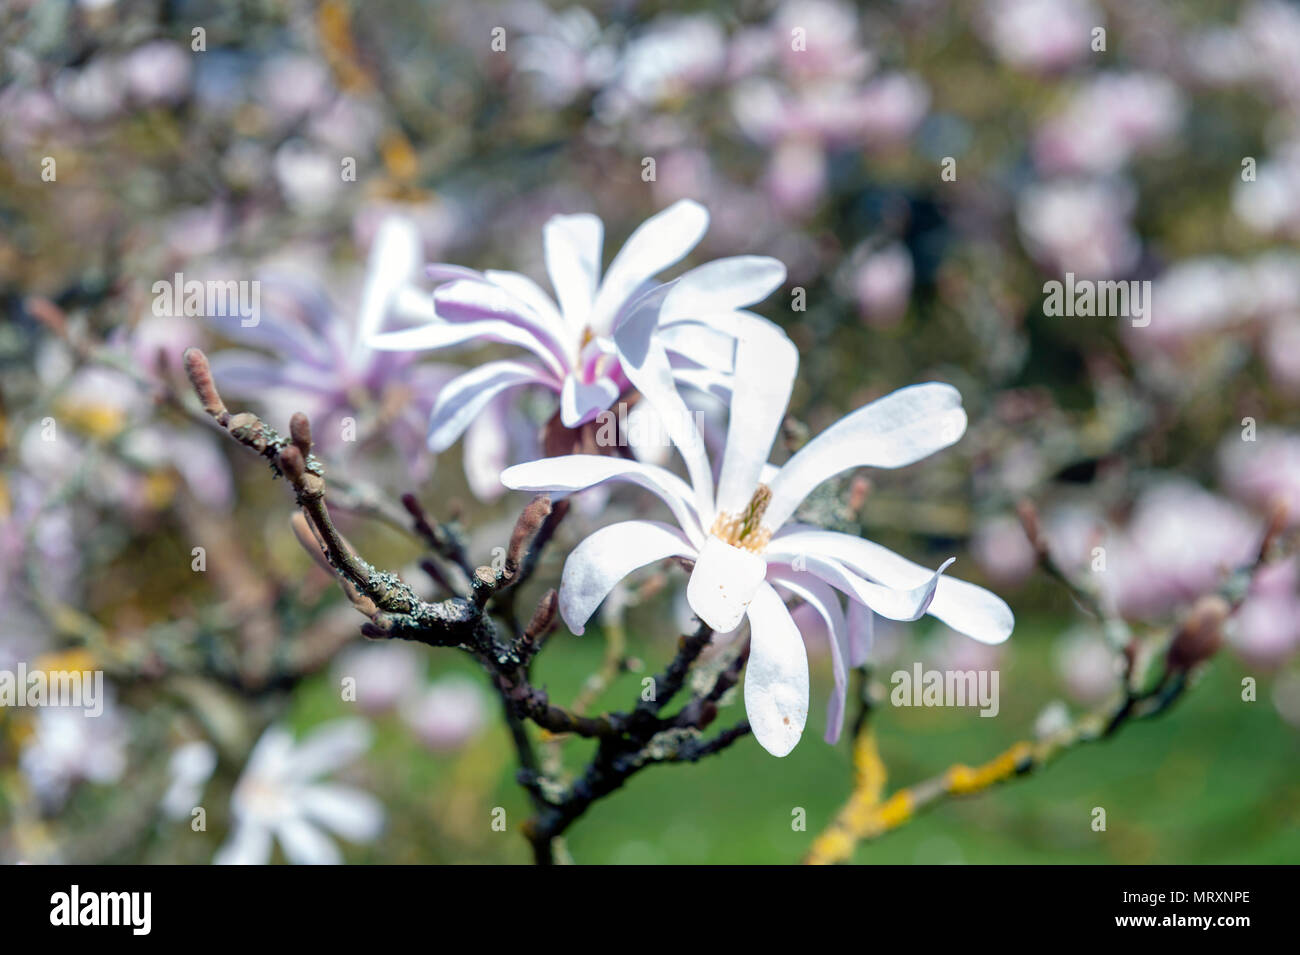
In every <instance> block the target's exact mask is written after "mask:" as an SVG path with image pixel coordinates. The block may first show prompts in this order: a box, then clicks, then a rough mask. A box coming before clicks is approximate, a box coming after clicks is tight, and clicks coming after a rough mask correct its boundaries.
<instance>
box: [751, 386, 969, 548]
mask: <svg viewBox="0 0 1300 955" xmlns="http://www.w3.org/2000/svg"><path fill="white" fill-rule="evenodd" d="M965 431H966V413H965V412H964V411H962V408H961V394H960V393H959V392H958V391H957V389H956V388H954V387H952V386H951V385H944V384H939V383H937V382H929V383H927V384H923V385H912V386H910V387H907V388H900V389H899V390H898V391H895V392H893V393H892V394H888V395H886V396H885V397H883V398H879V399H877V400H875V401H873V402H871V403H870V404H869V405H865V406H864V407H861V408H859V409H858V410H857V411H855V412H853V413H852V414H850V415H848V416H846V417H844V418H841V419H840V420H839V421H838V422H836V423H835V424H834V425H832V426H831V427H830V428H828V429H827V430H825V431H823V432H822V433H821V434H819V435H818V436H817V437H816V438H814V439H813V440H812V441H810V442H809V443H808V444H807V445H805V446H804V447H803V448H802V449H801V450H800V451H799V453H798V454H796V455H795V456H794V457H792V458H791V459H790V460H789V461H787V462H786V463H785V465H784V466H783V467H782V468H781V473H780V474H778V475H777V476H776V479H775V480H774V481H773V482H772V500H771V503H769V504H768V507H767V520H766V521H765V523H766V524H767V526H768V527H771V528H773V529H776V528H779V527H780V526H781V525H782V524H784V523H785V522H786V521H787V520H789V519H790V516H791V515H792V514H793V513H794V511H795V508H797V507H798V506H799V505H800V503H802V502H803V499H804V498H805V497H807V496H808V495H809V493H811V492H812V490H813V489H814V488H816V487H817V486H818V485H819V484H821V483H822V482H823V481H825V480H827V479H829V478H831V477H834V476H835V475H836V474H839V473H840V472H841V471H847V470H848V469H849V468H854V467H876V468H901V467H903V466H905V465H908V464H911V463H912V462H914V461H919V460H920V459H921V458H924V457H927V456H929V455H931V454H933V453H934V452H936V451H938V450H940V449H942V448H946V447H948V446H949V445H950V444H953V443H954V442H956V441H957V439H958V438H960V437H961V436H962V434H963V433H964V432H965Z"/></svg>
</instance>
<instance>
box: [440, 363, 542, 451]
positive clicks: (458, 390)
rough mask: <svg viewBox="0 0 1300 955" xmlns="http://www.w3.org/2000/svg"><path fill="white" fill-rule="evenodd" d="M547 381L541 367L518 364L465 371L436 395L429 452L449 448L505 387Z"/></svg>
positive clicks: (489, 364) (492, 365)
mask: <svg viewBox="0 0 1300 955" xmlns="http://www.w3.org/2000/svg"><path fill="white" fill-rule="evenodd" d="M549 381H550V376H548V375H547V374H546V373H545V372H544V371H543V370H542V369H541V368H538V367H537V366H536V365H533V364H529V363H528V362H522V361H490V362H487V363H486V364H482V365H479V366H478V367H477V368H475V369H473V370H472V371H467V372H465V374H463V375H461V376H460V377H459V378H457V379H456V380H455V381H452V382H450V383H448V384H447V386H446V387H444V388H443V389H442V390H441V391H440V392H438V399H437V401H435V402H434V405H433V415H432V417H431V418H430V420H429V450H431V451H433V452H435V453H438V452H442V451H445V450H447V448H449V447H451V446H452V445H453V444H454V443H455V442H456V439H457V438H459V437H460V436H461V434H462V433H464V431H465V429H466V428H467V427H469V425H470V423H471V422H472V421H473V420H474V419H475V418H476V417H478V416H479V415H480V414H481V413H482V412H483V409H484V408H486V407H487V405H488V402H490V401H491V400H492V399H493V398H495V397H496V396H497V395H499V394H500V393H501V392H503V391H505V390H506V389H507V388H516V387H518V386H520V385H541V384H547V383H548V382H549Z"/></svg>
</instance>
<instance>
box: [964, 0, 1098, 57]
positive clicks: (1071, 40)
mask: <svg viewBox="0 0 1300 955" xmlns="http://www.w3.org/2000/svg"><path fill="white" fill-rule="evenodd" d="M981 12H982V16H981V17H980V18H979V20H978V21H977V22H978V24H979V26H980V29H981V32H982V33H983V35H984V37H985V38H986V39H987V40H988V43H989V45H990V46H991V47H992V48H993V52H994V53H995V54H997V56H998V58H999V59H1000V60H1002V62H1004V63H1006V64H1007V65H1008V66H1012V67H1015V68H1016V69H1019V70H1025V71H1029V72H1052V71H1057V70H1062V69H1064V68H1065V67H1069V66H1073V65H1074V64H1076V63H1079V62H1080V61H1081V60H1083V59H1084V58H1086V57H1087V56H1088V55H1089V54H1090V51H1091V43H1092V31H1093V30H1094V29H1095V28H1097V27H1104V26H1105V18H1104V17H1103V15H1102V12H1101V10H1099V9H1098V8H1097V7H1096V6H1095V5H1094V4H1092V3H1090V2H1088V0H986V2H985V3H984V5H983V9H982V11H981Z"/></svg>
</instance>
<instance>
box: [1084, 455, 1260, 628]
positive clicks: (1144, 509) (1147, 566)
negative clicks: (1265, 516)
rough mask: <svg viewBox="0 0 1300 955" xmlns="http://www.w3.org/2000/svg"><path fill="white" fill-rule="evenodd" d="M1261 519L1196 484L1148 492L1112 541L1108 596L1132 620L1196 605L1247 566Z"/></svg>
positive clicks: (1171, 484)
mask: <svg viewBox="0 0 1300 955" xmlns="http://www.w3.org/2000/svg"><path fill="white" fill-rule="evenodd" d="M1259 532H1260V528H1259V522H1258V521H1256V520H1254V519H1253V518H1252V517H1251V515H1249V514H1248V513H1246V512H1245V511H1243V510H1242V509H1241V508H1239V507H1237V506H1236V505H1234V504H1232V503H1231V502H1229V501H1226V500H1224V499H1223V498H1221V497H1218V496H1216V495H1214V494H1211V493H1210V492H1209V491H1206V490H1205V489H1204V488H1202V487H1200V486H1199V485H1197V484H1193V483H1192V482H1190V481H1184V480H1170V481H1167V482H1165V483H1162V484H1159V485H1156V486H1155V487H1153V488H1151V489H1150V490H1147V491H1144V492H1143V494H1142V496H1141V497H1139V498H1138V501H1137V504H1136V505H1135V506H1134V508H1133V515H1132V517H1131V518H1130V519H1129V523H1128V526H1127V527H1126V528H1125V529H1124V531H1123V532H1122V533H1121V534H1119V535H1116V536H1115V537H1114V538H1113V539H1111V540H1110V541H1108V542H1107V544H1106V547H1105V555H1106V556H1105V569H1104V571H1103V570H1100V569H1098V570H1097V572H1096V573H1097V579H1098V582H1099V583H1100V585H1101V589H1102V593H1103V594H1104V595H1105V596H1106V598H1107V599H1108V600H1110V601H1112V602H1113V604H1114V606H1115V607H1116V608H1117V609H1118V610H1119V612H1120V613H1121V614H1123V615H1124V616H1125V617H1129V618H1146V617H1157V616H1160V615H1163V614H1168V613H1170V612H1172V611H1174V610H1176V609H1177V608H1178V607H1180V606H1185V605H1190V604H1191V602H1192V601H1193V600H1195V599H1196V598H1197V597H1199V596H1200V595H1201V594H1204V593H1207V592H1208V591H1211V590H1213V589H1214V588H1215V587H1217V586H1218V584H1219V582H1220V581H1221V580H1222V579H1223V576H1224V574H1225V573H1227V572H1228V571H1231V570H1233V569H1235V568H1237V567H1240V566H1241V565H1242V564H1244V563H1246V562H1247V561H1248V560H1249V559H1250V558H1251V555H1252V554H1253V552H1254V550H1255V548H1257V547H1258V546H1259Z"/></svg>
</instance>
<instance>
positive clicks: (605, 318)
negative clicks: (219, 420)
mask: <svg viewBox="0 0 1300 955" xmlns="http://www.w3.org/2000/svg"><path fill="white" fill-rule="evenodd" d="M708 222H709V215H708V212H707V211H705V209H704V207H703V206H701V205H699V204H698V203H696V202H692V201H690V200H682V201H680V202H677V203H674V204H673V205H672V206H670V207H668V208H667V209H665V210H664V211H662V212H660V213H658V214H657V215H655V216H652V217H651V218H649V219H647V220H646V221H645V222H644V223H642V225H641V226H640V227H639V228H638V229H637V230H636V231H635V232H633V233H632V235H631V236H630V237H629V238H628V240H627V242H626V243H625V244H624V246H623V248H622V249H621V250H620V251H619V253H618V255H616V256H615V257H614V259H613V261H612V262H610V265H609V268H608V269H606V270H605V271H604V274H603V275H602V274H601V249H602V246H603V242H604V224H603V223H602V222H601V220H600V219H598V218H597V217H596V216H593V215H587V214H579V215H566V216H554V217H552V218H551V219H550V220H549V221H548V222H547V223H546V225H545V227H544V229H543V236H542V240H543V247H544V250H545V255H546V269H547V273H548V275H549V276H550V279H551V285H552V287H553V289H554V291H555V295H556V299H557V300H558V302H557V301H553V300H552V299H551V297H550V296H548V295H547V294H546V292H545V291H543V290H542V288H541V287H540V286H539V285H537V283H535V282H534V281H533V280H532V279H530V278H528V277H527V276H525V275H521V274H519V273H517V272H502V271H496V270H490V269H489V270H487V271H484V272H481V273H480V272H475V271H473V270H471V269H467V268H464V267H462V266H457V265H433V266H430V267H429V270H428V271H429V274H430V275H431V276H432V277H433V278H434V279H435V280H437V281H440V282H441V283H442V284H440V285H439V286H438V288H437V289H436V290H435V291H434V295H433V299H434V304H435V307H436V309H437V315H436V317H435V319H434V320H432V321H429V322H427V323H425V324H422V325H416V326H413V327H411V328H407V329H403V330H401V331H394V332H389V333H386V334H382V335H378V336H375V337H372V338H371V339H369V341H370V344H371V346H372V347H374V348H376V349H382V350H385V351H394V352H413V351H422V350H434V351H437V350H443V349H449V348H455V347H460V346H465V345H468V344H481V343H484V342H499V343H503V344H509V345H514V346H516V347H520V348H523V349H525V350H526V351H528V352H531V353H532V356H531V357H530V358H529V359H528V360H524V361H520V360H517V359H501V360H497V361H489V362H485V363H483V364H481V365H478V366H477V367H475V368H474V369H472V370H470V371H467V372H465V373H464V374H462V375H461V376H460V377H458V378H456V379H455V380H454V381H451V382H450V383H448V384H447V385H446V386H445V387H444V388H442V389H441V390H440V391H439V393H438V398H437V402H436V403H435V404H434V407H433V412H432V415H431V419H430V423H429V447H430V448H431V449H432V450H434V451H439V452H440V451H443V450H446V449H447V448H448V447H450V446H451V445H452V444H453V443H455V442H456V441H457V440H458V439H459V438H460V437H461V435H462V434H466V432H467V429H468V431H469V434H468V435H467V441H468V440H469V439H471V438H473V437H474V436H475V434H478V433H482V432H484V431H486V430H488V429H491V432H492V433H493V434H498V433H501V432H503V431H505V430H506V429H505V427H504V424H503V422H502V420H501V417H500V416H501V415H502V414H503V412H504V410H505V409H504V408H503V406H502V405H501V404H500V403H498V402H496V401H495V399H497V398H498V397H499V396H501V395H503V393H505V392H507V391H513V390H515V389H520V388H532V389H542V390H545V391H549V392H551V393H552V394H554V395H556V396H557V397H558V399H559V409H558V413H557V415H556V419H557V420H558V423H559V425H560V426H562V427H563V428H564V429H569V430H570V431H573V430H574V429H578V428H581V427H582V426H584V425H587V424H589V423H592V422H595V421H596V419H597V418H598V416H600V414H601V413H602V412H604V411H606V410H608V409H609V408H610V407H611V406H612V405H614V403H615V402H617V401H618V399H619V396H620V395H621V394H622V393H623V392H624V391H625V390H627V388H628V387H629V381H628V378H627V376H626V374H625V373H624V370H623V365H624V364H625V363H626V362H627V361H628V354H627V353H626V351H625V350H624V349H623V347H622V346H621V345H619V344H618V341H617V339H616V336H615V332H616V331H617V330H618V329H619V328H620V327H621V326H623V325H625V324H627V323H629V322H630V321H633V320H635V321H638V322H640V321H644V320H646V319H648V320H649V321H650V322H651V324H652V326H653V328H654V330H655V338H654V347H657V348H662V349H663V350H664V351H665V352H666V353H667V354H669V355H671V362H670V366H669V373H670V374H671V375H672V376H673V377H675V378H676V379H677V380H680V381H682V382H683V383H685V384H689V385H692V386H694V387H695V388H697V389H699V390H701V391H705V392H714V393H721V394H725V393H726V391H727V389H728V388H729V377H730V373H731V366H732V352H733V350H734V343H733V342H732V340H731V338H730V337H729V336H728V335H727V334H726V332H725V326H721V325H719V323H718V322H713V323H711V324H707V323H704V322H702V321H701V320H702V319H705V318H709V317H711V316H714V315H715V314H716V315H720V316H722V317H723V318H725V317H726V316H727V315H729V314H734V313H735V310H737V309H740V308H743V307H744V306H746V305H750V304H753V303H754V302H758V301H761V300H762V299H764V298H766V297H767V296H768V295H769V294H770V293H771V292H772V290H773V289H775V288H777V287H778V286H779V285H780V284H781V283H782V282H783V281H784V279H785V268H784V266H782V265H781V263H780V262H778V261H776V260H775V259H770V258H766V257H761V256H737V257H733V258H725V259H718V260H716V261H713V262H710V263H708V264H706V265H702V266H699V267H697V268H695V269H692V270H690V271H688V272H686V273H685V274H683V275H682V276H680V277H678V278H676V279H674V280H672V281H670V282H667V283H663V284H659V283H655V282H653V281H652V279H653V278H654V276H656V275H657V274H658V273H660V272H662V271H663V270H664V269H666V268H668V267H669V266H671V265H673V264H674V263H676V262H678V261H680V260H681V259H682V258H683V257H684V256H685V255H686V254H687V253H688V252H689V251H690V250H691V249H692V248H694V246H695V245H696V243H698V242H699V241H700V238H701V237H702V236H703V235H704V232H705V230H706V229H707V228H708ZM647 344H648V340H647V341H643V342H641V343H639V345H638V347H642V348H644V347H647ZM417 367H418V366H417ZM552 434H553V432H552ZM548 437H550V435H548ZM613 437H614V438H616V436H613ZM570 440H573V441H576V440H578V438H577V436H576V435H575V436H574V437H573V438H571V439H570ZM595 440H597V441H600V440H601V438H600V433H599V432H597V434H596V435H595ZM609 443H610V444H617V441H616V440H611V441H610V442H609ZM571 446H572V445H570V447H571ZM479 450H480V452H481V453H482V454H483V455H489V454H490V455H491V457H490V458H489V459H488V460H487V461H483V460H479V461H478V462H476V464H475V466H477V467H483V469H484V470H485V471H490V470H492V469H495V470H497V471H499V470H500V468H501V467H504V466H505V464H506V463H507V461H506V455H507V452H508V451H509V446H508V444H507V443H506V442H501V441H497V442H495V443H488V442H484V443H483V444H482V445H481V446H480V447H479ZM466 457H467V466H468V461H469V458H470V456H469V455H468V454H467V455H466Z"/></svg>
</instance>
